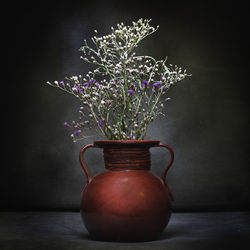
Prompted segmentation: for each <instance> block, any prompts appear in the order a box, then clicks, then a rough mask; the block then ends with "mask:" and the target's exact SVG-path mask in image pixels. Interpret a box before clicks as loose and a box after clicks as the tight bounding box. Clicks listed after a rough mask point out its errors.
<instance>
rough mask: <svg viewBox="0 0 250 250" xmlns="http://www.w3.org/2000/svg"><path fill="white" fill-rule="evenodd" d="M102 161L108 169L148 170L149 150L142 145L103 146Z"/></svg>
mask: <svg viewBox="0 0 250 250" xmlns="http://www.w3.org/2000/svg"><path fill="white" fill-rule="evenodd" d="M104 162H105V167H106V169H109V170H149V169H150V152H149V149H148V148H142V147H129V148H126V147H121V148H119V147H118V148H117V147H114V148H112V147H111V148H104Z"/></svg>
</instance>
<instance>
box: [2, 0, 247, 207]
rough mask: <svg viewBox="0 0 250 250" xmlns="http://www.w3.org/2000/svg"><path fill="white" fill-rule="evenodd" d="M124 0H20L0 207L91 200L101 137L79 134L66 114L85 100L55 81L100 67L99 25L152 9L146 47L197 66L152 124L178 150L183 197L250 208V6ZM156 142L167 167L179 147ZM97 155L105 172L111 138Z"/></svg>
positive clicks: (177, 180)
mask: <svg viewBox="0 0 250 250" xmlns="http://www.w3.org/2000/svg"><path fill="white" fill-rule="evenodd" d="M82 2H84V1H82ZM113 2H114V3H112V2H110V1H100V3H98V4H97V2H96V1H91V3H89V4H86V3H85V4H84V3H79V4H77V5H74V4H73V3H71V4H69V5H66V4H60V5H46V4H43V5H39V4H36V5H34V6H32V5H30V4H29V5H27V6H26V5H23V4H22V5H20V6H15V7H14V8H11V7H12V6H9V7H10V8H9V9H10V10H11V13H12V14H11V16H10V20H9V22H8V25H6V31H7V33H6V35H5V41H7V45H6V48H7V49H6V52H7V62H6V65H7V66H9V67H8V68H7V70H6V75H7V80H6V81H7V83H8V91H4V92H2V93H4V97H7V98H8V102H7V105H6V102H5V103H4V106H3V107H5V108H4V110H6V111H7V112H6V117H5V119H3V121H4V122H3V125H4V126H6V127H5V130H4V135H5V137H4V140H3V141H4V142H5V144H6V146H5V151H4V156H3V159H4V162H5V163H4V164H3V165H2V168H1V172H2V173H1V177H0V178H1V184H0V185H1V191H0V197H1V198H0V199H1V203H0V208H1V209H19V208H22V209H50V208H55V209H56V208H61V209H68V208H70V209H74V208H76V209H77V208H78V207H79V200H80V193H81V189H82V187H83V185H84V183H85V176H84V174H83V172H82V170H81V168H80V165H79V163H78V152H79V150H80V148H81V146H83V144H86V143H89V142H92V141H93V140H94V139H96V138H95V137H94V138H90V139H87V140H86V141H82V142H80V143H78V144H73V143H72V141H71V138H70V137H69V135H68V133H67V131H65V128H64V127H63V126H62V124H63V122H64V121H65V120H70V119H74V118H77V117H78V112H77V110H78V107H79V102H78V100H77V99H74V98H73V97H72V96H69V95H67V94H65V93H63V92H60V90H58V89H54V88H50V87H49V86H47V85H46V84H45V82H46V81H47V80H56V79H62V78H63V77H64V76H71V75H74V74H84V72H87V71H88V69H89V68H88V67H89V66H88V65H86V64H84V63H83V62H82V61H80V59H79V53H78V48H79V47H80V46H81V45H82V42H83V39H85V38H87V39H88V38H90V37H91V36H92V35H93V33H92V31H93V30H94V29H97V30H98V31H99V32H100V33H102V34H106V33H108V32H109V27H110V26H114V25H115V24H116V23H118V22H122V21H123V22H126V23H128V22H131V21H133V20H137V19H139V18H141V17H144V18H152V19H153V22H152V23H153V24H154V25H157V24H159V25H160V29H159V31H158V32H157V33H156V34H155V35H153V36H152V37H151V38H149V39H148V40H146V41H145V42H144V50H145V53H147V54H151V55H153V56H155V57H157V58H164V56H165V55H168V58H169V63H173V64H175V63H176V64H177V65H180V66H183V67H184V68H187V69H188V71H189V72H191V73H192V74H193V76H192V77H191V78H190V79H187V80H184V81H183V82H181V83H180V84H177V85H176V86H175V87H173V88H172V89H171V90H170V91H169V95H170V96H171V97H172V101H171V102H170V103H169V105H168V106H167V107H166V114H167V116H166V118H159V119H158V120H156V121H155V122H154V123H153V124H152V126H151V127H150V129H149V131H148V136H147V138H148V139H158V140H161V141H162V142H164V143H167V144H169V145H171V146H172V147H173V149H174V151H175V156H176V158H175V162H174V164H173V168H172V169H171V170H170V171H169V175H168V182H169V186H170V187H171V189H172V192H173V194H174V195H175V199H176V201H175V203H174V208H175V209H176V210H178V209H187V210H194V209H196V210H197V209H245V208H247V207H248V208H249V203H250V202H249V201H250V184H249V180H250V170H249V156H248V152H249V99H248V98H249V94H248V90H249V88H248V82H249V80H248V79H247V76H248V72H247V69H248V67H249V62H248V60H249V58H248V57H247V52H248V47H247V46H248V41H247V32H246V27H247V26H246V20H247V17H246V11H245V8H244V6H242V5H236V6H235V5H230V4H229V3H227V5H225V6H224V5H223V4H221V5H218V4H217V5H216V6H213V5H212V4H211V5H204V4H203V3H202V4H198V5H196V6H193V5H191V4H190V5H188V4H185V5H183V4H181V3H180V2H178V3H173V2H175V1H171V2H172V3H167V4H166V3H165V2H164V1H161V2H164V4H160V3H158V4H155V5H154V6H153V4H154V3H151V4H146V3H144V4H143V5H142V4H139V3H138V4H135V1H134V2H133V4H128V2H126V3H125V2H124V4H123V5H121V4H120V3H119V1H113ZM115 2H117V3H115ZM159 2H160V1H159ZM151 152H152V170H153V171H154V172H155V173H156V174H159V175H161V173H162V171H163V168H164V165H165V162H167V161H168V159H169V156H168V155H167V154H166V152H165V151H164V149H159V148H157V149H152V150H151ZM86 162H87V164H88V166H89V168H90V169H91V172H92V173H93V175H94V174H97V173H98V172H99V171H101V170H102V169H103V161H102V152H101V150H100V149H93V150H89V151H88V153H87V154H86Z"/></svg>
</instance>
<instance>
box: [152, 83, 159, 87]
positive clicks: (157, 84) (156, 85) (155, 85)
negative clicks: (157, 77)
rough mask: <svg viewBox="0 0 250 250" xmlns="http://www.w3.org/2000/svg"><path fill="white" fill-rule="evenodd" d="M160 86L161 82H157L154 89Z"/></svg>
mask: <svg viewBox="0 0 250 250" xmlns="http://www.w3.org/2000/svg"><path fill="white" fill-rule="evenodd" d="M160 85H161V82H156V83H154V84H153V86H154V87H158V86H160Z"/></svg>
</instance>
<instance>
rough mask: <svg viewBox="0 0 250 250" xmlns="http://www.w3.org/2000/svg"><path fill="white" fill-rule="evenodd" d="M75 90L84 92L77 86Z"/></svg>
mask: <svg viewBox="0 0 250 250" xmlns="http://www.w3.org/2000/svg"><path fill="white" fill-rule="evenodd" d="M74 88H75V89H76V90H77V91H79V92H82V89H81V88H79V87H78V86H77V85H75V86H74Z"/></svg>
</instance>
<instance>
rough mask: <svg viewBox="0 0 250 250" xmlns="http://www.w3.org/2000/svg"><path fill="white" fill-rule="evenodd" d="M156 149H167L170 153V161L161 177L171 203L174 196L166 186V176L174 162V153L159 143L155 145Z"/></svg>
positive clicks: (165, 145)
mask: <svg viewBox="0 0 250 250" xmlns="http://www.w3.org/2000/svg"><path fill="white" fill-rule="evenodd" d="M157 147H164V148H167V149H168V150H169V152H170V157H171V158H170V161H169V163H168V165H167V166H166V167H165V170H164V172H163V175H162V180H163V183H164V185H165V186H166V187H167V190H168V193H169V196H170V198H171V200H172V201H173V200H174V196H173V195H172V193H171V191H170V189H169V187H168V185H167V182H166V176H167V172H168V170H169V168H170V167H171V165H172V164H173V161H174V151H173V149H172V148H171V147H170V146H168V145H167V144H163V143H161V142H160V143H159V144H158V145H157Z"/></svg>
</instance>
